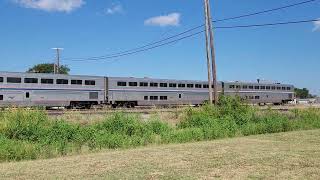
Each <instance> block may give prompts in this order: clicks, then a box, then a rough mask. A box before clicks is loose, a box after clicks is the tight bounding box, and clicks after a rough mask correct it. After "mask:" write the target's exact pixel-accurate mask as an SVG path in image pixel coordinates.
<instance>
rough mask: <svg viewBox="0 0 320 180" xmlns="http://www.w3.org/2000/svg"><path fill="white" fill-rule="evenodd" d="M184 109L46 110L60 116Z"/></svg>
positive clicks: (146, 112) (148, 112) (179, 110)
mask: <svg viewBox="0 0 320 180" xmlns="http://www.w3.org/2000/svg"><path fill="white" fill-rule="evenodd" d="M183 110H184V109H106V110H47V111H46V112H47V114H48V115H49V116H61V115H66V114H73V113H78V114H83V115H90V114H95V115H104V114H108V113H117V112H119V113H132V114H152V113H157V112H181V111H183Z"/></svg>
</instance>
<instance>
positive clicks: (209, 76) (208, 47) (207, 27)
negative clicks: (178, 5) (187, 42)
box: [204, 0, 213, 104]
mask: <svg viewBox="0 0 320 180" xmlns="http://www.w3.org/2000/svg"><path fill="white" fill-rule="evenodd" d="M204 13H205V29H206V31H205V32H206V33H205V34H206V55H207V68H208V84H209V103H210V104H212V102H213V97H212V89H213V88H212V81H211V61H210V46H209V19H208V18H209V17H208V1H207V0H204Z"/></svg>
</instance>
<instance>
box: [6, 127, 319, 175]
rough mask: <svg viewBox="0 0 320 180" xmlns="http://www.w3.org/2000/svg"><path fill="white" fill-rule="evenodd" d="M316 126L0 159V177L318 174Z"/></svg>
mask: <svg viewBox="0 0 320 180" xmlns="http://www.w3.org/2000/svg"><path fill="white" fill-rule="evenodd" d="M319 139H320V130H310V131H296V132H286V133H278V134H268V135H257V136H248V137H240V138H232V139H222V140H215V141H205V142H197V143H187V144H171V145H161V146H148V147H141V148H137V149H130V150H106V151H103V152H99V153H92V154H83V155H77V156H67V157H61V158H56V159H47V160H35V161H25V162H11V163H2V164H0V179H48V178H49V179H56V178H59V179H60V178H62V179H70V178H75V179H88V178H90V179H92V178H94V179H212V178H221V179H320V140H319Z"/></svg>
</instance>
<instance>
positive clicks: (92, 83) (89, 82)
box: [84, 80, 96, 86]
mask: <svg viewBox="0 0 320 180" xmlns="http://www.w3.org/2000/svg"><path fill="white" fill-rule="evenodd" d="M84 84H85V85H87V86H95V85H96V81H93V80H85V81H84Z"/></svg>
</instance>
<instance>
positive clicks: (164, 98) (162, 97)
mask: <svg viewBox="0 0 320 180" xmlns="http://www.w3.org/2000/svg"><path fill="white" fill-rule="evenodd" d="M160 100H168V96H160Z"/></svg>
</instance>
